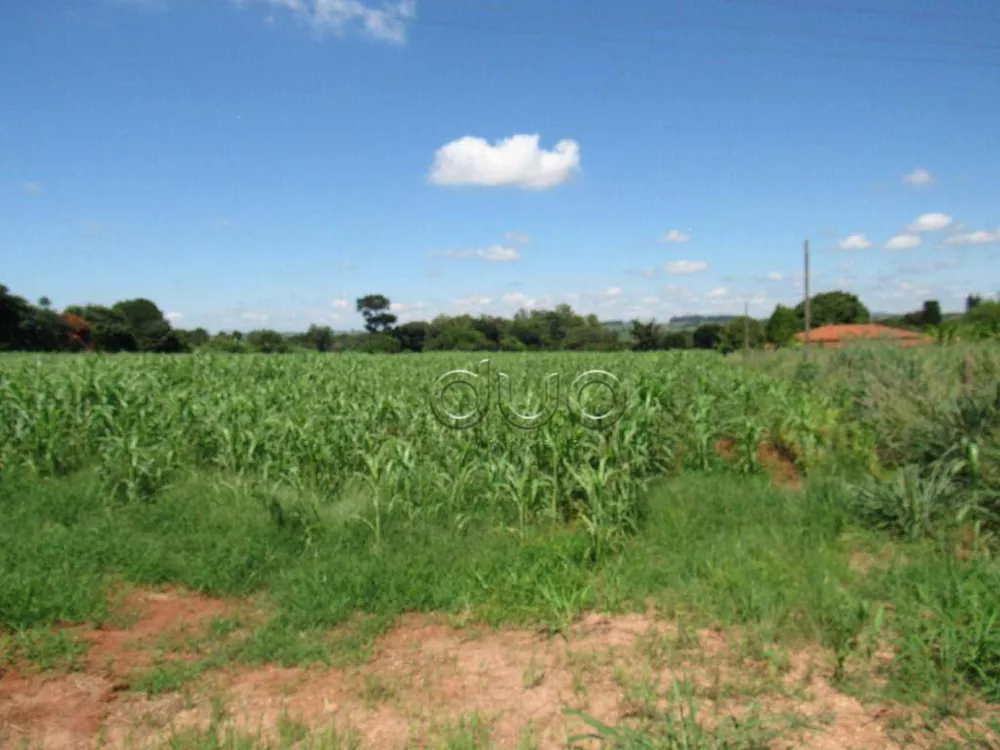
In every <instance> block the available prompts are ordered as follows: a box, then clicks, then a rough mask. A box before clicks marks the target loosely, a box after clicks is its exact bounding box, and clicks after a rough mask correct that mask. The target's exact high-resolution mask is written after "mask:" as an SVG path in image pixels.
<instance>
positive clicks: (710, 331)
mask: <svg viewBox="0 0 1000 750" xmlns="http://www.w3.org/2000/svg"><path fill="white" fill-rule="evenodd" d="M691 341H692V343H693V344H694V348H695V349H718V348H719V345H720V344H721V342H722V326H720V325H719V324H718V323H704V324H702V325H700V326H698V327H697V328H695V329H694V333H692V334H691Z"/></svg>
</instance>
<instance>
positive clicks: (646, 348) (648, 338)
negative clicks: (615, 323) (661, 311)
mask: <svg viewBox="0 0 1000 750" xmlns="http://www.w3.org/2000/svg"><path fill="white" fill-rule="evenodd" d="M632 342H633V343H632V350H633V351H637V352H651V351H654V350H656V349H661V348H662V346H663V341H662V339H661V338H660V331H659V328H658V326H657V325H656V321H655V320H651V321H649V322H648V323H643V322H642V321H641V320H633V321H632Z"/></svg>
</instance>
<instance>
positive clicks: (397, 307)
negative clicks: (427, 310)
mask: <svg viewBox="0 0 1000 750" xmlns="http://www.w3.org/2000/svg"><path fill="white" fill-rule="evenodd" d="M389 309H390V310H395V311H397V312H401V311H403V310H405V309H406V305H404V304H403V303H402V302H393V303H391V304H390V305H389Z"/></svg>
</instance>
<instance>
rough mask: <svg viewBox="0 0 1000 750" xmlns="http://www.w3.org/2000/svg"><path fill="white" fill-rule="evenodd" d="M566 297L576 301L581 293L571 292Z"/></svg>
mask: <svg viewBox="0 0 1000 750" xmlns="http://www.w3.org/2000/svg"><path fill="white" fill-rule="evenodd" d="M566 299H568V300H569V301H570V302H576V301H577V300H578V299H580V293H579V292H570V293H569V294H567V295H566Z"/></svg>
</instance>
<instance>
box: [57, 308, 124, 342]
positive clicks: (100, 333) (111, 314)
mask: <svg viewBox="0 0 1000 750" xmlns="http://www.w3.org/2000/svg"><path fill="white" fill-rule="evenodd" d="M66 312H68V313H70V314H71V315H76V316H78V317H80V318H83V319H84V320H86V321H87V322H88V323H89V324H90V332H91V336H93V339H94V344H95V345H96V346H97V348H98V350H100V351H104V352H134V351H136V350H137V349H138V348H139V345H138V343H137V341H136V338H135V335H134V334H133V333H132V330H131V328H130V327H129V323H128V319H127V318H126V317H125V315H124V314H123V313H122V312H120V311H119V310H116V309H113V308H110V307H104V306H103V305H86V306H83V307H80V306H78V305H73V306H70V307H68V308H66Z"/></svg>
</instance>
